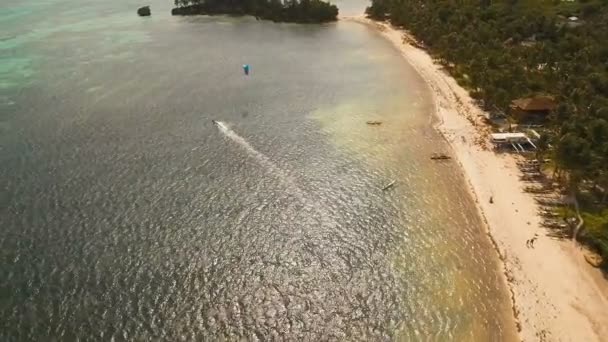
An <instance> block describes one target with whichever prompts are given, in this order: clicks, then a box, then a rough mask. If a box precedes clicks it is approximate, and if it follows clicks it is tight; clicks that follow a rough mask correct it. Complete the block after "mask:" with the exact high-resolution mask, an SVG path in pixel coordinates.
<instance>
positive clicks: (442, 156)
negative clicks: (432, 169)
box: [431, 153, 452, 160]
mask: <svg viewBox="0 0 608 342" xmlns="http://www.w3.org/2000/svg"><path fill="white" fill-rule="evenodd" d="M431 159H433V160H448V159H452V157H450V156H448V155H447V154H444V153H433V154H432V155H431Z"/></svg>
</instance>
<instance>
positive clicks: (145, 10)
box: [137, 6, 152, 17]
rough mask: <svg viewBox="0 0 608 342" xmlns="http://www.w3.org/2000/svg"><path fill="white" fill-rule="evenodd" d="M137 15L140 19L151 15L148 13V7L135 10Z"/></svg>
mask: <svg viewBox="0 0 608 342" xmlns="http://www.w3.org/2000/svg"><path fill="white" fill-rule="evenodd" d="M137 14H138V15H139V16H140V17H148V16H150V15H151V14H152V13H150V6H144V7H140V8H139V9H138V10H137Z"/></svg>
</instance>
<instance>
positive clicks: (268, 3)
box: [171, 0, 338, 23]
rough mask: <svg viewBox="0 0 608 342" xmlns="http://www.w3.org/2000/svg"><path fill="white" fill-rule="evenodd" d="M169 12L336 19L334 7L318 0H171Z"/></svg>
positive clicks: (314, 20)
mask: <svg viewBox="0 0 608 342" xmlns="http://www.w3.org/2000/svg"><path fill="white" fill-rule="evenodd" d="M175 6H176V8H174V9H173V10H172V11H171V14H173V15H195V14H205V15H213V14H229V15H253V16H255V17H256V18H259V19H266V20H272V21H275V22H294V23H324V22H330V21H335V20H337V17H338V8H337V7H336V6H335V5H332V4H330V3H327V2H324V1H321V0H175Z"/></svg>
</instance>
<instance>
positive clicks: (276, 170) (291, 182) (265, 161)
mask: <svg viewBox="0 0 608 342" xmlns="http://www.w3.org/2000/svg"><path fill="white" fill-rule="evenodd" d="M213 123H214V124H215V125H216V126H217V128H218V129H219V131H220V132H222V134H224V136H225V137H227V138H228V139H230V140H232V141H233V142H234V143H236V144H237V145H239V146H240V147H241V148H242V149H243V150H245V151H246V152H247V153H248V154H249V155H250V156H251V157H253V158H255V159H256V160H257V161H258V162H259V163H260V164H262V165H263V166H264V167H265V168H266V169H267V170H268V171H269V172H270V173H271V174H272V175H274V176H275V177H277V178H278V179H279V180H280V181H281V182H282V183H283V185H284V186H286V187H288V188H289V189H290V190H292V193H293V195H295V196H296V197H297V198H298V200H300V202H302V204H304V205H306V206H310V207H317V205H316V204H315V203H314V202H313V201H311V200H309V199H308V197H307V196H306V194H305V192H304V191H303V190H302V189H300V187H298V185H297V183H296V181H295V179H294V178H293V177H291V176H290V175H288V174H287V173H286V172H285V171H284V170H282V169H281V168H280V167H278V166H277V165H276V164H275V163H273V162H272V160H270V158H268V157H267V156H266V155H264V154H263V153H261V152H260V151H258V150H256V149H255V148H254V147H253V146H251V144H249V142H247V140H245V139H244V138H243V137H241V136H240V135H238V134H237V133H236V132H234V131H233V130H232V129H230V127H228V126H227V125H226V124H225V123H223V122H221V121H214V122H213ZM317 208H318V207H317ZM324 216H325V215H324Z"/></svg>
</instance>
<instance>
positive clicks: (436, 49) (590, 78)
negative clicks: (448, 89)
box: [367, 0, 608, 260]
mask: <svg viewBox="0 0 608 342" xmlns="http://www.w3.org/2000/svg"><path fill="white" fill-rule="evenodd" d="M367 14H368V15H369V16H370V17H372V18H374V19H379V20H385V19H388V20H390V21H391V22H392V23H393V24H395V25H397V26H403V27H405V28H406V29H408V30H409V31H410V32H412V33H413V34H414V35H415V36H416V37H417V38H418V39H419V40H421V41H422V42H423V43H424V44H425V45H426V46H427V47H428V48H429V51H430V52H431V53H432V54H433V55H434V56H435V57H436V58H438V59H439V60H440V61H441V62H442V63H443V64H444V65H445V66H446V68H447V69H448V70H449V71H450V72H451V73H452V74H453V75H454V76H455V77H456V79H457V80H458V81H459V82H460V83H461V84H462V85H463V86H465V87H466V88H467V89H469V90H470V92H471V95H472V96H473V97H474V98H476V99H478V100H479V102H480V104H481V105H482V106H483V107H484V108H485V109H487V110H489V111H490V112H493V113H505V112H506V113H508V111H509V104H510V102H511V101H512V100H514V99H517V98H521V97H526V96H531V95H535V94H550V95H553V96H554V97H555V99H556V100H557V102H558V107H557V109H556V110H554V111H553V113H552V114H551V116H550V119H549V123H548V124H547V127H546V131H545V132H543V135H546V136H545V137H543V141H542V149H541V151H539V154H540V155H543V156H547V157H552V158H553V161H554V164H555V168H556V174H557V175H558V177H559V178H561V179H563V180H564V183H565V186H566V187H567V189H569V190H570V191H571V192H572V194H578V195H579V196H580V195H583V196H584V197H590V199H589V200H588V201H586V204H584V203H581V209H582V211H583V215H582V216H583V218H584V219H585V222H586V224H585V232H584V234H585V237H586V238H588V239H590V240H591V242H592V244H593V245H594V246H595V247H596V248H598V249H599V250H601V251H602V253H603V255H604V257H605V260H606V259H608V223H607V222H608V210H606V204H607V200H606V197H607V192H608V0H575V1H560V0H475V1H474V0H462V1H453V0H372V5H371V6H370V7H369V8H368V9H367ZM574 17H575V18H574Z"/></svg>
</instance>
